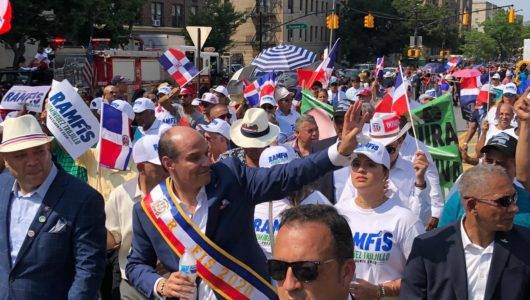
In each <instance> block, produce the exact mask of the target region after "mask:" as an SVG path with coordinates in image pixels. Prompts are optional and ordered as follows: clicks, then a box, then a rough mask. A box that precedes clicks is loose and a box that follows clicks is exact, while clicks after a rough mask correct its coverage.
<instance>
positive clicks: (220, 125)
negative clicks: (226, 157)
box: [197, 119, 230, 140]
mask: <svg viewBox="0 0 530 300" xmlns="http://www.w3.org/2000/svg"><path fill="white" fill-rule="evenodd" d="M197 127H198V128H199V130H203V131H207V132H214V133H218V134H220V135H222V136H224V137H225V138H226V139H227V140H230V124H228V122H226V121H225V120H221V119H213V120H212V121H211V122H210V123H209V124H208V125H205V124H199V125H198V126H197Z"/></svg>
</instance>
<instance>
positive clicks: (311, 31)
mask: <svg viewBox="0 0 530 300" xmlns="http://www.w3.org/2000/svg"><path fill="white" fill-rule="evenodd" d="M309 41H310V42H312V41H313V26H311V27H310V28H309Z"/></svg>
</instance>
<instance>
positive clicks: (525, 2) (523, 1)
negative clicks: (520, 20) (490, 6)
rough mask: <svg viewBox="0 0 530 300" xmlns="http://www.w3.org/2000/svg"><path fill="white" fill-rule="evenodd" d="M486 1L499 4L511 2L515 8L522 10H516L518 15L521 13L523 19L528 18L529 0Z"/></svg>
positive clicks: (529, 14) (529, 16)
mask: <svg viewBox="0 0 530 300" xmlns="http://www.w3.org/2000/svg"><path fill="white" fill-rule="evenodd" d="M487 1H488V2H491V3H494V4H496V5H499V6H503V5H510V4H513V5H514V7H515V10H520V9H521V10H522V11H519V12H517V14H519V15H523V17H524V20H525V21H529V20H530V0H487Z"/></svg>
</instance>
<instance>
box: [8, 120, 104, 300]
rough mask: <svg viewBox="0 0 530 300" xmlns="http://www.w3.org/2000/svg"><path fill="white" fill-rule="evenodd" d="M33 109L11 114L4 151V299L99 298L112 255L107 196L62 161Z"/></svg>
mask: <svg viewBox="0 0 530 300" xmlns="http://www.w3.org/2000/svg"><path fill="white" fill-rule="evenodd" d="M51 140H52V138H51V137H48V136H47V135H46V134H44V133H43V131H42V129H41V128H40V125H39V123H38V121H37V120H36V119H35V118H34V117H33V116H31V115H24V116H21V117H17V118H13V119H8V120H6V121H5V122H4V135H3V139H2V144H0V152H1V153H2V155H3V158H4V161H5V164H6V167H7V170H8V171H9V173H10V174H8V175H6V176H4V175H2V176H0V220H1V221H0V299H2V300H4V299H5V300H7V299H91V300H92V299H96V297H97V292H98V289H99V286H100V284H101V280H102V278H103V268H104V261H105V238H106V232H105V213H104V209H103V207H104V203H103V198H102V197H101V195H100V194H99V193H97V192H96V191H95V190H93V189H92V188H90V187H89V186H88V185H87V184H86V183H84V182H81V181H80V180H78V179H76V178H75V177H73V176H71V175H69V174H67V173H66V172H64V171H63V170H62V169H59V168H57V167H56V166H55V165H54V164H53V162H52V159H51V152H50V141H51Z"/></svg>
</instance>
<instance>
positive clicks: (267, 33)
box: [230, 0, 340, 65]
mask: <svg viewBox="0 0 530 300" xmlns="http://www.w3.org/2000/svg"><path fill="white" fill-rule="evenodd" d="M231 2H232V3H233V5H234V7H235V9H236V10H237V11H240V12H243V13H245V17H246V21H245V22H244V23H243V24H241V25H240V26H239V27H238V28H237V30H236V33H235V34H234V35H233V36H232V37H231V39H232V41H233V42H234V44H233V45H234V47H232V49H231V50H230V52H231V54H232V57H233V58H234V61H235V62H238V63H242V64H245V65H246V64H249V63H250V62H251V61H252V59H253V58H254V57H255V56H256V55H257V54H258V53H259V52H260V44H261V48H262V49H265V48H268V47H272V46H275V45H279V44H281V43H284V44H293V45H297V46H300V47H303V48H306V49H308V50H311V51H313V52H314V53H316V54H319V53H322V52H323V50H324V48H325V47H327V45H328V43H329V38H330V33H329V30H328V29H327V28H326V15H327V14H328V13H330V12H331V10H332V5H333V0H232V1H231ZM337 2H340V1H337ZM287 22H288V23H287ZM284 23H287V24H284ZM282 24H283V25H282ZM260 27H261V28H262V34H261V43H260V34H259V33H260Z"/></svg>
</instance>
